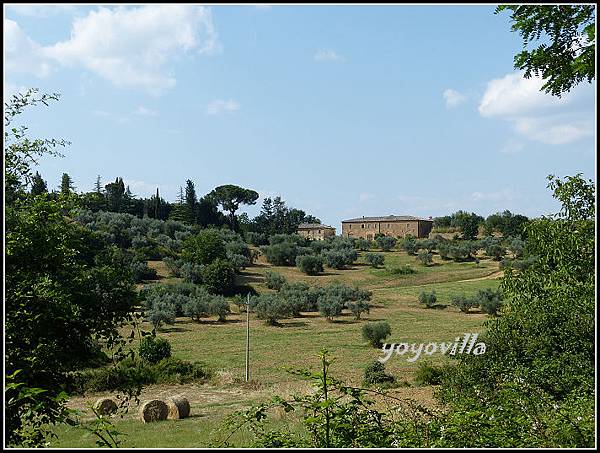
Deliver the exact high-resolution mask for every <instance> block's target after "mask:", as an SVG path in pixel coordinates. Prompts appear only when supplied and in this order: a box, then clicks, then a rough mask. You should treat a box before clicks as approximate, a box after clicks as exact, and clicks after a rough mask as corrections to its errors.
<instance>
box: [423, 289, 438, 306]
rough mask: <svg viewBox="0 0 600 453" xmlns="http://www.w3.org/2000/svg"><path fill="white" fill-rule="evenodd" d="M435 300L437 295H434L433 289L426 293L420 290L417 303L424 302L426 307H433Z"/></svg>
mask: <svg viewBox="0 0 600 453" xmlns="http://www.w3.org/2000/svg"><path fill="white" fill-rule="evenodd" d="M436 302H437V296H436V295H435V290H434V289H433V290H431V292H429V293H427V292H425V291H421V293H420V294H419V303H421V304H424V305H425V306H426V307H427V308H433V307H434V306H435V304H436Z"/></svg>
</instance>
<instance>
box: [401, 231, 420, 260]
mask: <svg viewBox="0 0 600 453" xmlns="http://www.w3.org/2000/svg"><path fill="white" fill-rule="evenodd" d="M400 247H401V248H402V249H403V250H404V251H405V252H406V253H408V254H409V255H414V254H415V253H417V241H416V239H415V238H414V237H412V236H411V235H407V236H406V237H405V238H404V239H403V240H402V243H401V244H400Z"/></svg>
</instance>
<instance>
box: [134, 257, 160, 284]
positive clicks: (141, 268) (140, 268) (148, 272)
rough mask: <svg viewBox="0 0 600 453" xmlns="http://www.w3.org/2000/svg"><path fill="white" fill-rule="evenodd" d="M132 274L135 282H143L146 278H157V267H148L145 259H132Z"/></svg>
mask: <svg viewBox="0 0 600 453" xmlns="http://www.w3.org/2000/svg"><path fill="white" fill-rule="evenodd" d="M129 267H130V269H131V275H132V277H133V281H134V282H135V283H141V282H142V281H144V280H156V279H157V278H158V277H157V275H156V269H152V268H150V267H148V263H146V262H145V261H132V262H131V264H130V266H129Z"/></svg>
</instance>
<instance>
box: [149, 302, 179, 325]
mask: <svg viewBox="0 0 600 453" xmlns="http://www.w3.org/2000/svg"><path fill="white" fill-rule="evenodd" d="M147 316H148V321H150V323H151V324H152V327H154V328H155V329H160V328H161V327H162V325H163V324H169V325H173V324H175V307H174V306H173V305H172V304H170V303H168V302H166V301H162V300H160V301H157V302H155V303H154V304H152V308H150V310H148V312H147Z"/></svg>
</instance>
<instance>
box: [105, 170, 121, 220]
mask: <svg viewBox="0 0 600 453" xmlns="http://www.w3.org/2000/svg"><path fill="white" fill-rule="evenodd" d="M104 188H105V189H106V200H107V203H108V209H109V210H110V211H113V212H121V209H122V208H123V199H124V198H125V184H124V183H123V178H120V177H117V178H116V179H115V182H111V183H108V184H106V185H105V186H104Z"/></svg>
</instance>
